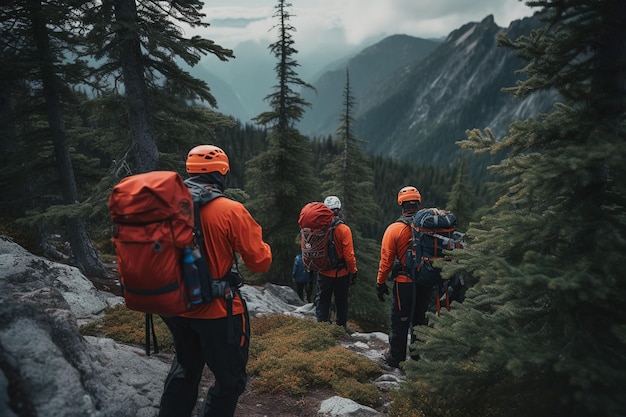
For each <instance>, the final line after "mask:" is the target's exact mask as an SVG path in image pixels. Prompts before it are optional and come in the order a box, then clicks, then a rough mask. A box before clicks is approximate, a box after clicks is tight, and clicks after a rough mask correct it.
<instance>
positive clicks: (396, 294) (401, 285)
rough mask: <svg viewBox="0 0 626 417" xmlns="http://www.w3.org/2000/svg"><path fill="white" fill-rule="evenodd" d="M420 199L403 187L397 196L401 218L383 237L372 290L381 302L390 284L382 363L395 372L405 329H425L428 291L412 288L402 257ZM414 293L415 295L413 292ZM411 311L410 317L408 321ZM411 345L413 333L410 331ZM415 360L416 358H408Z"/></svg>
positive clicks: (403, 351) (401, 356)
mask: <svg viewBox="0 0 626 417" xmlns="http://www.w3.org/2000/svg"><path fill="white" fill-rule="evenodd" d="M421 203H422V195H421V194H420V192H419V191H418V190H417V188H415V187H413V186H406V187H403V188H402V189H401V190H400V191H399V192H398V205H400V206H401V208H402V216H401V217H400V218H399V219H398V220H396V221H395V222H393V223H391V224H390V225H389V226H388V227H387V229H386V230H385V233H384V235H383V239H382V243H381V248H380V261H379V264H378V275H377V276H376V289H377V291H378V298H379V299H380V300H381V301H384V297H385V295H388V294H389V288H388V287H387V278H388V277H389V276H391V279H393V280H394V285H393V290H392V292H391V296H392V301H391V328H390V331H389V349H387V350H386V351H385V354H384V358H383V359H384V360H385V362H386V363H387V364H388V365H389V366H392V367H395V368H397V367H398V366H399V364H400V362H402V361H404V360H406V351H407V339H408V336H407V334H408V332H409V326H410V324H411V323H413V324H414V325H425V324H427V320H426V310H427V309H428V304H429V301H430V297H431V296H432V290H431V289H430V288H426V287H419V286H416V287H415V288H414V286H413V282H412V280H411V278H410V277H409V276H408V274H407V273H406V272H405V271H406V253H407V249H409V245H410V244H411V238H412V233H411V221H412V220H413V216H414V215H415V213H417V212H418V211H419V209H420V205H421ZM414 290H415V292H414ZM411 311H413V317H412V318H411V317H410V316H411ZM411 335H412V336H411V341H413V332H412V331H411ZM411 356H412V357H413V358H415V359H417V355H416V354H412V355H411Z"/></svg>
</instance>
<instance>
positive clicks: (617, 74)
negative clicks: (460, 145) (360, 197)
mask: <svg viewBox="0 0 626 417" xmlns="http://www.w3.org/2000/svg"><path fill="white" fill-rule="evenodd" d="M530 4H532V5H533V6H540V7H541V10H540V11H539V13H538V17H539V18H540V19H541V20H542V21H543V22H545V26H544V27H543V28H540V29H538V30H536V31H533V32H532V33H530V34H528V35H526V36H521V37H519V38H518V39H515V40H513V39H509V38H508V37H507V36H506V35H503V36H501V37H500V38H499V40H498V41H499V45H502V46H505V47H508V48H512V49H514V50H515V51H516V52H517V53H518V54H519V56H520V57H522V58H523V59H525V60H526V61H527V65H526V66H525V67H524V68H523V69H522V73H523V74H526V77H525V78H524V79H522V80H521V81H519V83H518V85H517V86H515V87H512V88H510V89H509V91H511V92H512V93H514V94H516V95H519V96H526V95H528V94H533V93H534V92H535V91H542V90H543V91H545V90H550V89H554V90H556V91H557V92H558V93H559V95H560V97H561V99H560V100H561V101H559V102H557V103H555V106H554V110H553V111H552V112H551V113H549V114H542V115H537V117H535V118H529V119H526V120H523V121H517V122H514V123H513V124H512V125H511V127H510V132H509V135H508V136H507V137H505V138H503V139H502V140H500V141H494V140H491V139H490V138H489V136H488V135H483V134H481V132H480V131H478V130H473V131H471V132H470V134H469V135H468V139H467V141H465V143H464V146H467V147H470V148H473V149H475V150H477V151H481V152H484V151H488V152H498V151H500V150H503V151H506V152H507V156H506V158H505V159H504V160H502V162H501V163H499V164H498V165H497V166H495V167H493V171H494V173H495V174H497V175H498V176H499V178H502V181H503V183H504V184H505V185H506V187H505V192H504V193H502V195H501V196H500V198H499V200H498V201H497V202H496V204H495V205H494V207H493V208H492V210H491V211H490V213H489V215H488V216H487V215H486V216H484V217H483V218H482V220H481V221H480V222H478V223H477V224H475V225H474V226H473V227H470V229H469V230H468V236H470V242H469V243H470V248H469V249H467V250H466V251H464V252H465V253H461V254H459V255H458V256H457V258H460V262H461V266H462V267H463V268H465V270H466V271H467V272H468V273H470V274H472V275H473V276H474V277H476V278H478V282H477V284H476V285H475V286H474V287H473V288H471V289H470V290H469V291H468V292H467V294H466V296H467V298H466V300H465V302H464V303H463V304H460V305H455V306H454V307H453V310H452V311H451V312H450V313H448V314H443V315H442V317H441V319H436V318H434V317H433V320H434V322H435V323H434V327H433V328H432V329H429V328H424V329H419V331H418V337H419V339H420V340H421V342H420V343H418V344H417V349H418V350H419V351H420V354H421V355H422V360H420V361H418V362H410V364H409V365H408V366H407V375H408V377H409V380H411V381H412V382H413V384H412V385H411V386H409V385H406V386H405V387H404V389H403V392H402V395H401V398H402V400H401V401H399V402H398V403H397V404H396V406H397V407H399V408H400V407H401V405H402V403H404V406H406V405H412V406H414V407H419V408H421V409H422V411H424V412H425V414H426V415H432V416H439V415H446V416H465V415H483V416H501V415H507V416H528V415H536V416H616V415H623V414H624V413H626V399H625V397H624V396H623V393H622V391H623V390H622V387H623V386H625V385H626V374H624V372H623V370H624V369H626V327H625V326H624V323H626V309H625V308H624V300H626V281H625V280H624V273H623V271H624V253H626V240H625V236H626V212H625V202H626V199H625V197H626V175H625V174H626V173H625V172H624V170H625V167H624V163H623V161H624V160H626V145H625V143H626V141H625V139H626V137H625V134H626V129H625V125H624V117H625V115H626V114H625V111H626V91H625V90H626V81H625V80H626V49H624V45H625V44H626V31H624V29H623V28H624V27H626V26H625V25H626V3H624V2H623V1H620V0H603V1H594V2H581V1H576V0H559V1H556V0H555V1H533V2H530ZM421 327H425V326H421Z"/></svg>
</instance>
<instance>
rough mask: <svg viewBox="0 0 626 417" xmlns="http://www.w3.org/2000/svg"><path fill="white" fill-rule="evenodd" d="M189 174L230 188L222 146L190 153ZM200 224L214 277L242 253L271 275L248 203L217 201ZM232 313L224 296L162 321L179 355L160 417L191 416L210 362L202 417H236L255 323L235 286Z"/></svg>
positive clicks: (201, 181)
mask: <svg viewBox="0 0 626 417" xmlns="http://www.w3.org/2000/svg"><path fill="white" fill-rule="evenodd" d="M186 169H187V173H188V174H189V175H190V176H191V177H192V178H193V181H194V183H199V184H202V185H204V186H205V187H206V188H218V189H219V190H220V191H223V190H224V188H225V175H226V174H227V173H228V172H229V170H230V166H229V161H228V156H227V155H226V153H224V151H223V150H222V149H220V148H218V147H217V146H213V145H201V146H197V147H195V148H193V149H192V150H190V151H189V153H188V155H187V163H186ZM200 222H201V227H202V234H203V236H204V244H205V249H206V256H207V260H208V264H209V269H210V272H211V277H213V278H214V279H220V278H221V277H225V276H226V275H227V274H228V273H229V271H230V270H231V266H232V265H233V263H234V262H235V253H238V254H239V255H240V256H241V258H242V260H243V262H244V263H245V264H246V267H247V268H248V269H250V270H251V271H253V272H266V271H267V270H268V269H269V267H270V265H271V262H272V252H271V250H270V247H269V245H268V244H267V243H265V242H264V241H263V236H262V229H261V226H259V224H258V223H257V222H256V221H255V220H254V218H252V216H251V215H250V213H249V212H248V210H247V209H246V208H245V207H244V206H243V204H241V203H239V202H237V201H234V200H231V199H229V198H225V197H222V198H216V199H214V200H212V201H210V202H209V203H207V204H205V205H204V206H202V207H201V210H200ZM233 295H234V296H233V299H232V305H231V306H232V312H231V314H230V315H229V312H228V311H227V302H226V300H225V298H224V297H217V298H215V299H213V301H211V302H210V303H209V304H204V305H201V306H199V307H198V308H197V309H194V310H192V311H191V312H189V313H185V314H183V315H181V316H177V317H162V318H163V321H164V322H165V323H166V324H167V326H168V327H169V329H170V331H171V332H172V336H173V338H174V347H175V349H176V356H175V358H174V362H173V364H172V367H171V369H170V372H169V374H168V376H167V378H166V380H165V388H164V391H163V395H162V397H161V404H160V411H159V417H166V416H168V417H169V416H177V417H180V416H185V417H187V416H191V415H192V412H193V410H194V408H195V404H196V400H197V398H198V384H199V383H200V379H201V376H202V371H203V369H204V365H205V364H206V365H207V366H208V367H209V369H210V370H211V372H212V373H213V374H214V376H215V384H214V385H213V386H212V387H211V388H210V389H209V391H208V393H207V396H206V399H205V402H204V406H203V408H202V411H201V413H200V414H199V415H201V416H209V415H211V416H213V415H215V416H217V415H219V416H232V415H234V413H235V408H236V406H237V401H238V399H239V396H240V395H241V393H243V391H244V389H245V386H246V382H247V374H246V364H247V361H248V346H249V337H250V323H249V318H248V311H247V308H246V304H245V300H244V299H243V298H242V297H241V294H240V293H239V291H237V290H236V288H233Z"/></svg>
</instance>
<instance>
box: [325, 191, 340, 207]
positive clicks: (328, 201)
mask: <svg viewBox="0 0 626 417" xmlns="http://www.w3.org/2000/svg"><path fill="white" fill-rule="evenodd" d="M324 204H325V205H326V207H328V208H329V209H331V210H334V209H337V210H339V209H341V200H340V199H339V197H337V196H334V195H329V196H328V197H326V198H325V199H324Z"/></svg>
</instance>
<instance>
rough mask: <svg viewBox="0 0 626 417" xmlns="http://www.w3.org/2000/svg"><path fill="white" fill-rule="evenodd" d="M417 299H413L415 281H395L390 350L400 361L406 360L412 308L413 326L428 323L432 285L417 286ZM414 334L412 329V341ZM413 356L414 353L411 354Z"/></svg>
mask: <svg viewBox="0 0 626 417" xmlns="http://www.w3.org/2000/svg"><path fill="white" fill-rule="evenodd" d="M415 289H416V293H415V300H414V299H413V283H411V282H394V286H393V294H392V295H393V298H392V301H391V330H390V332H389V351H390V352H391V356H392V357H393V358H394V359H395V360H396V361H398V362H401V361H404V360H406V349H407V339H408V332H409V326H410V324H411V323H410V322H411V320H410V316H411V308H412V307H413V304H414V303H415V309H414V311H413V326H418V325H426V324H428V320H427V319H426V310H427V309H428V305H429V303H430V299H431V297H432V295H433V289H432V288H430V287H421V286H416V288H415ZM413 340H414V336H413V331H412V330H411V342H413ZM411 355H412V356H413V353H412V354H411Z"/></svg>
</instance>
